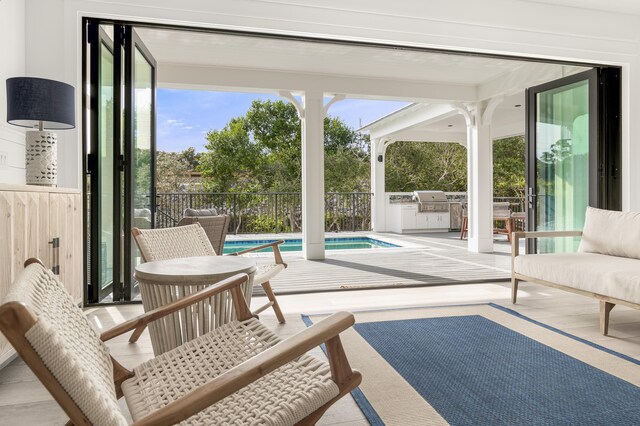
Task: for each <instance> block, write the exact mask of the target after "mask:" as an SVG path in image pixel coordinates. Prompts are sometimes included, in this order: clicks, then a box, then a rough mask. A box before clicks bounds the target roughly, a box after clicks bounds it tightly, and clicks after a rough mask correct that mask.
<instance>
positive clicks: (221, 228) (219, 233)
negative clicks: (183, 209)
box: [178, 214, 229, 255]
mask: <svg viewBox="0 0 640 426" xmlns="http://www.w3.org/2000/svg"><path fill="white" fill-rule="evenodd" d="M194 223H199V224H200V225H202V228H203V229H204V232H205V233H206V234H207V238H209V242H210V243H211V246H213V249H214V250H215V252H216V253H217V254H219V255H221V254H222V252H223V250H224V241H225V239H226V238H227V228H228V227H229V215H226V214H223V215H218V216H191V217H189V216H185V217H183V218H182V219H180V222H178V226H185V225H192V224H194Z"/></svg>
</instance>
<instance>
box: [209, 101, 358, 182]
mask: <svg viewBox="0 0 640 426" xmlns="http://www.w3.org/2000/svg"><path fill="white" fill-rule="evenodd" d="M324 128H325V138H324V140H325V189H326V191H336V192H341V191H368V190H369V148H368V137H365V136H362V135H359V134H358V133H357V132H355V131H354V130H353V129H351V128H349V127H348V126H347V125H346V124H345V123H344V122H343V121H342V120H340V119H339V118H336V117H327V118H325V120H324ZM301 134H302V133H301V126H300V119H299V118H298V114H297V112H296V109H295V107H294V106H293V105H292V104H290V103H288V102H285V101H263V100H255V101H253V103H252V104H251V108H250V109H249V110H248V111H247V113H246V114H245V116H243V117H235V118H233V119H231V120H230V121H229V123H227V125H226V126H225V127H224V128H223V129H222V130H213V131H210V132H208V133H207V136H206V138H207V144H206V146H205V148H206V149H207V151H206V152H205V153H203V154H202V157H201V159H200V165H199V166H198V170H199V171H200V172H202V177H203V179H204V180H203V184H204V187H205V189H206V190H207V191H212V192H238V193H240V192H257V191H262V192H300V190H301V179H302V167H301V160H302V146H301Z"/></svg>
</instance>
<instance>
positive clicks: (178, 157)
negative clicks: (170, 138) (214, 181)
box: [138, 148, 201, 193]
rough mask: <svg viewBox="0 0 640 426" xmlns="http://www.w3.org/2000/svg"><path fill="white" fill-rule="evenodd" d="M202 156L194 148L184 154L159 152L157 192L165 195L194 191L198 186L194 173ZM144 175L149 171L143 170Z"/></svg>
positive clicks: (157, 153)
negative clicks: (165, 193) (167, 193)
mask: <svg viewBox="0 0 640 426" xmlns="http://www.w3.org/2000/svg"><path fill="white" fill-rule="evenodd" d="M200 156H201V154H198V153H196V152H195V149H194V148H187V149H186V150H184V151H182V152H165V151H157V152H156V191H157V192H159V193H163V192H185V191H189V190H192V188H194V187H195V184H196V178H195V177H194V176H192V172H193V171H195V169H196V167H197V166H198V164H199V158H200ZM142 173H148V170H147V171H145V169H142ZM138 179H140V178H138Z"/></svg>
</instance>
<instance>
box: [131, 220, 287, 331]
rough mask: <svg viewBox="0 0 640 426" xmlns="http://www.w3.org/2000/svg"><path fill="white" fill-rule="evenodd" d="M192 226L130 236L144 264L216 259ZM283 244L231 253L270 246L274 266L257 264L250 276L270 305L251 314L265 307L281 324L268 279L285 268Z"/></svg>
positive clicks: (200, 230) (202, 235)
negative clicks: (196, 257) (164, 261)
mask: <svg viewBox="0 0 640 426" xmlns="http://www.w3.org/2000/svg"><path fill="white" fill-rule="evenodd" d="M199 219H200V220H202V219H204V217H199ZM194 225H197V226H194ZM194 225H191V226H178V227H174V228H162V229H138V228H133V229H132V230H131V233H132V234H133V238H134V239H135V241H136V244H138V248H139V249H140V254H141V255H142V259H143V260H144V261H145V262H150V261H153V260H166V259H176V258H180V257H191V256H215V255H216V251H215V250H214V249H213V247H212V245H211V243H210V242H209V238H208V236H207V235H206V232H205V231H204V229H203V227H202V224H201V223H200V222H196V223H195V224H194ZM282 243H283V241H275V242H273V243H267V244H263V245H260V246H257V247H253V248H250V249H247V250H243V251H240V252H237V253H232V254H230V256H238V255H242V254H245V253H250V252H253V251H257V250H261V249H264V248H268V247H273V254H274V261H275V263H269V264H266V265H258V270H257V272H256V273H255V275H254V277H253V285H254V286H256V285H260V286H262V289H263V290H264V292H265V294H266V296H267V298H268V299H269V302H268V303H266V304H265V305H263V306H261V307H259V308H258V309H256V310H255V312H254V314H256V315H257V314H259V313H260V312H262V311H264V310H266V309H267V308H269V307H272V308H273V311H274V312H275V314H276V317H277V318H278V322H280V324H284V323H285V318H284V315H283V314H282V311H281V310H280V305H279V304H278V300H277V299H276V296H275V294H273V290H272V289H271V283H270V282H269V280H271V278H273V277H274V276H276V275H277V274H278V273H280V272H281V271H283V270H284V269H285V268H286V267H287V264H286V263H284V262H283V261H282V256H281V255H280V250H279V249H278V245H279V244H282ZM218 254H219V253H218Z"/></svg>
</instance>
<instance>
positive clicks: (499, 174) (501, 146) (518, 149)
mask: <svg viewBox="0 0 640 426" xmlns="http://www.w3.org/2000/svg"><path fill="white" fill-rule="evenodd" d="M525 147H526V145H525V140H524V138H523V137H522V136H515V137H511V138H505V139H500V140H497V141H494V142H493V194H494V195H495V196H496V197H521V198H522V197H524V193H525V190H524V187H525V158H524V153H525Z"/></svg>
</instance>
